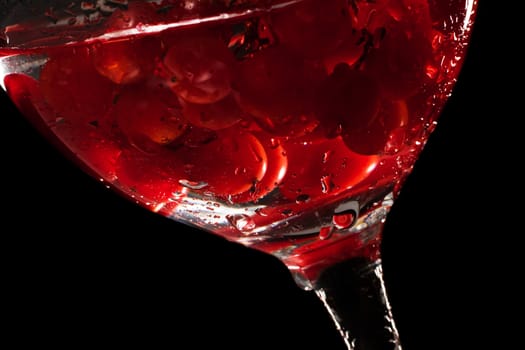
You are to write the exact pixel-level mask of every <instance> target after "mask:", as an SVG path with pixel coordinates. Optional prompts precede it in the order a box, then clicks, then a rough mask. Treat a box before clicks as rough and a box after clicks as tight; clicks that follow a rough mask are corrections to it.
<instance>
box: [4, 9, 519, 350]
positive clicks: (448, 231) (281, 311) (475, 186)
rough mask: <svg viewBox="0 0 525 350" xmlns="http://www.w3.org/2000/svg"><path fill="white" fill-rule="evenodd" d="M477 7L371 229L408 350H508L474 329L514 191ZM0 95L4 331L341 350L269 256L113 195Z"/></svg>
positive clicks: (43, 336) (47, 340)
mask: <svg viewBox="0 0 525 350" xmlns="http://www.w3.org/2000/svg"><path fill="white" fill-rule="evenodd" d="M489 6H490V2H486V1H483V3H482V4H480V6H479V16H478V22H477V24H476V26H475V28H474V32H473V37H472V44H471V47H470V50H469V54H468V56H467V59H466V62H465V65H464V69H463V71H462V73H461V75H460V78H459V81H458V83H457V85H456V88H455V90H454V94H453V96H452V97H451V99H450V101H449V103H448V104H447V106H446V108H445V110H444V113H443V115H442V117H441V119H440V122H439V124H438V128H437V130H436V131H435V133H434V134H433V135H432V136H431V138H430V140H429V142H428V144H427V147H426V148H425V150H424V152H423V154H422V156H421V158H420V160H419V161H418V163H417V165H416V167H415V170H414V171H413V174H412V175H411V176H410V177H409V179H408V181H407V183H406V185H405V187H404V189H403V191H402V193H401V196H400V197H399V199H398V200H397V202H396V204H395V206H394V208H393V209H392V212H391V214H390V215H389V219H388V221H387V225H386V229H385V232H384V244H383V255H384V270H385V279H386V283H387V288H388V290H389V293H390V297H391V303H392V306H393V311H394V314H395V317H396V319H397V322H398V328H399V330H400V333H401V336H402V340H403V342H404V344H405V349H408V350H413V349H434V348H435V349H449V348H453V349H455V348H458V349H462V348H470V346H471V345H472V343H473V342H479V340H480V339H482V340H483V342H485V345H488V343H487V342H489V341H498V342H500V344H499V345H500V346H501V348H505V347H504V346H503V343H502V342H503V341H504V340H502V339H500V338H496V337H495V335H494V334H493V333H492V332H488V331H485V329H486V327H487V328H488V327H489V326H488V325H489V324H490V323H492V322H494V320H495V319H494V318H492V317H491V316H488V315H489V314H491V313H492V312H493V311H497V309H498V307H499V306H497V303H495V302H494V300H493V299H492V298H491V297H490V293H488V292H487V291H488V290H489V288H491V287H494V286H496V285H499V286H501V285H500V284H499V281H498V278H497V277H496V276H498V275H500V274H499V272H498V271H497V270H498V267H495V266H496V265H494V264H493V262H495V261H497V260H498V258H496V253H497V252H501V251H505V250H506V249H507V246H508V245H511V243H505V241H506V240H505V239H497V240H496V239H494V238H493V237H495V235H496V234H500V235H501V234H504V233H502V231H503V232H505V231H506V228H505V225H506V222H507V220H505V219H504V218H505V212H506V210H505V209H504V208H502V206H503V205H502V203H503V198H502V193H503V192H509V191H511V192H512V188H513V187H512V186H513V179H512V178H511V177H505V173H506V172H509V171H510V170H509V165H510V164H509V163H508V162H507V161H506V160H505V158H504V157H506V156H508V151H509V150H510V149H511V148H510V144H509V142H510V141H509V139H511V138H510V137H509V138H506V137H504V135H508V134H509V133H508V131H507V128H509V126H510V127H512V125H513V124H512V123H510V115H511V113H510V112H508V111H506V110H505V109H506V108H507V107H506V106H507V105H506V104H503V103H502V102H503V98H502V97H500V96H504V95H505V92H504V91H505V86H504V85H502V84H498V83H496V82H497V81H498V79H499V76H500V74H501V73H500V69H501V67H499V65H501V64H499V65H498V67H499V68H498V70H496V65H495V64H494V62H495V59H496V58H497V55H500V53H501V50H499V49H497V47H496V46H497V45H496V43H495V40H494V39H492V38H491V36H492V35H493V33H494V31H493V26H494V25H495V24H494V16H495V14H494V12H493V10H495V3H494V2H492V6H494V8H490V7H489ZM500 63H501V62H500ZM503 65H504V64H503ZM1 98H2V100H1V103H0V105H1V106H2V107H1V108H2V109H1V118H2V126H1V130H2V134H3V137H2V138H1V139H2V140H1V142H2V148H1V149H2V153H1V155H2V171H1V173H2V184H3V185H2V197H1V198H2V202H3V208H4V209H3V210H2V211H1V212H0V215H1V217H2V232H1V237H2V244H1V245H0V247H1V250H2V258H3V260H4V262H3V263H2V283H1V285H2V287H1V288H2V290H3V291H4V292H7V293H5V294H4V297H2V304H3V306H2V307H3V309H4V311H6V312H4V313H3V316H2V317H3V318H4V320H6V321H7V324H8V325H9V326H8V328H7V329H6V330H7V332H8V334H11V335H12V336H13V337H14V338H15V339H17V340H18V341H19V342H21V343H22V344H23V343H26V342H35V341H36V342H37V343H38V344H52V345H59V344H63V345H69V346H78V345H79V344H96V345H101V344H105V345H120V346H130V345H137V344H143V345H145V346H148V348H153V347H157V344H161V343H162V344H165V345H166V346H170V347H175V348H191V349H193V348H206V347H210V348H211V347H212V346H213V348H227V349H232V348H235V349H237V348H239V349H241V348H242V349H250V348H266V349H284V348H293V349H296V348H303V349H333V350H335V349H343V348H344V346H343V344H342V342H341V340H340V339H339V335H338V333H337V332H336V331H335V330H334V328H333V326H332V323H331V320H330V319H329V317H328V315H327V314H326V313H325V311H324V309H323V307H322V306H321V304H320V303H319V301H318V300H317V298H316V297H315V295H314V294H313V293H308V292H304V291H302V290H300V289H299V288H297V287H296V285H295V284H294V283H293V281H292V279H291V277H290V275H289V273H288V271H287V270H286V268H285V267H284V266H283V265H282V264H281V263H280V262H278V261H277V260H276V259H274V258H273V257H270V256H267V255H264V254H262V253H259V252H256V251H253V250H249V249H246V248H244V247H241V246H239V245H236V244H233V243H229V242H226V241H224V240H223V239H220V238H217V237H215V236H212V235H210V234H207V233H203V232H200V231H197V230H194V229H191V228H188V227H186V226H184V225H182V224H178V223H175V222H172V221H170V220H168V219H165V218H162V217H160V216H157V215H155V214H152V213H149V212H147V211H146V210H144V209H142V208H140V207H138V206H136V205H135V204H132V203H130V202H128V201H127V200H124V199H123V198H121V197H119V196H117V195H115V194H114V193H112V192H111V191H109V190H107V189H106V188H104V187H103V186H101V185H100V184H99V183H98V182H96V181H95V180H93V179H92V178H90V177H88V176H87V175H85V174H84V173H83V172H81V171H80V170H79V169H77V168H76V167H75V166H73V165H72V164H71V163H70V162H69V161H67V160H66V159H64V158H63V157H62V156H61V155H60V154H59V153H58V152H57V151H56V150H55V149H54V148H52V147H51V146H49V145H48V143H47V142H46V141H45V140H44V139H43V138H42V137H41V136H40V135H39V134H38V133H37V132H36V131H35V130H34V129H33V128H32V127H31V126H30V125H29V124H28V123H27V122H26V121H25V120H24V119H23V118H22V117H21V116H20V115H19V114H18V113H17V112H16V110H15V109H14V107H13V106H12V105H11V104H10V102H9V101H8V100H7V98H6V97H5V95H4V94H2V95H1ZM510 157H512V155H511V156H510ZM501 179H504V180H503V181H501ZM502 241H503V242H502ZM502 288H504V286H502ZM470 327H473V328H470ZM187 341H189V342H190V344H192V345H183V344H186V342H187ZM498 348H499V347H498Z"/></svg>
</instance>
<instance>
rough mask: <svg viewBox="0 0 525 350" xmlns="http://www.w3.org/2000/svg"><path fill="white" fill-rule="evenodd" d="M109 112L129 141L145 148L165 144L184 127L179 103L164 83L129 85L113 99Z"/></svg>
mask: <svg viewBox="0 0 525 350" xmlns="http://www.w3.org/2000/svg"><path fill="white" fill-rule="evenodd" d="M112 112H113V114H114V117H115V119H116V121H117V124H118V127H119V128H120V130H121V131H122V132H123V133H124V134H125V135H126V136H127V138H128V140H129V142H130V143H132V144H133V145H135V146H136V147H138V148H139V149H142V150H143V151H146V152H154V151H155V149H156V146H158V145H167V144H169V143H171V142H173V141H174V140H176V139H177V138H178V137H179V136H181V135H182V134H183V132H184V130H185V128H186V123H187V122H186V120H185V119H184V118H183V117H182V113H181V107H180V105H179V103H178V100H177V97H176V96H175V95H174V94H173V92H172V91H171V90H170V89H168V88H165V87H159V86H155V87H150V86H147V85H145V86H143V85H136V86H135V85H131V86H127V87H126V88H123V89H122V90H121V91H120V93H119V94H118V96H117V97H116V99H115V105H114V108H113V111H112Z"/></svg>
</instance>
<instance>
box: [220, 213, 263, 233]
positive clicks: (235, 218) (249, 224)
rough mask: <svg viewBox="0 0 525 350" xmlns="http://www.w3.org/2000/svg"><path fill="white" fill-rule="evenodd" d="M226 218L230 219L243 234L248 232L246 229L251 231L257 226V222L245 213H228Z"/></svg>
mask: <svg viewBox="0 0 525 350" xmlns="http://www.w3.org/2000/svg"><path fill="white" fill-rule="evenodd" d="M226 219H228V221H229V222H230V224H232V226H233V227H235V228H236V229H237V230H239V231H240V232H242V233H243V234H248V232H246V231H251V230H253V229H254V228H255V227H256V226H257V225H256V224H255V221H253V219H252V218H251V217H249V216H248V215H245V214H239V215H227V216H226Z"/></svg>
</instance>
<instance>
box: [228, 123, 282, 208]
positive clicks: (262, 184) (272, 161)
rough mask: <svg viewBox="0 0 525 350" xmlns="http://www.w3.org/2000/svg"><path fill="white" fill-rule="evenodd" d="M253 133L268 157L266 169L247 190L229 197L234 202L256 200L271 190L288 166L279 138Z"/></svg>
mask: <svg viewBox="0 0 525 350" xmlns="http://www.w3.org/2000/svg"><path fill="white" fill-rule="evenodd" d="M254 135H255V136H256V137H257V138H258V139H259V141H260V142H261V145H262V146H263V147H264V150H265V152H266V155H267V158H268V161H267V166H266V171H265V173H264V176H263V178H262V179H261V180H259V181H257V182H256V183H255V184H254V186H253V187H251V188H250V189H249V190H248V191H246V192H243V193H241V194H239V195H237V196H234V197H232V198H231V201H233V202H235V203H241V202H249V201H253V202H257V201H258V200H259V199H261V198H263V197H264V196H265V195H267V194H268V193H270V192H272V191H273V190H274V189H275V188H276V187H277V186H279V184H280V183H281V181H282V179H283V178H284V176H285V174H286V170H287V167H288V157H287V155H286V152H285V150H284V148H283V146H282V144H281V142H282V141H281V140H280V139H279V138H274V137H272V136H271V135H270V134H268V133H266V132H262V131H259V132H255V133H254Z"/></svg>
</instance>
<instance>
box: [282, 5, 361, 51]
mask: <svg viewBox="0 0 525 350" xmlns="http://www.w3.org/2000/svg"><path fill="white" fill-rule="evenodd" d="M272 20H273V21H272V22H273V29H274V30H275V32H276V34H277V37H278V38H279V41H280V42H281V43H282V44H283V45H286V46H288V47H290V48H291V49H292V50H294V51H295V52H298V53H299V54H301V55H304V56H306V57H310V58H316V57H322V56H323V55H324V54H325V53H327V52H330V51H332V50H334V49H335V48H336V47H337V46H339V45H340V44H341V43H342V42H343V41H344V39H345V38H346V36H347V35H349V34H350V33H351V31H352V21H351V17H350V12H349V5H348V1H346V0H324V1H322V2H319V1H318V0H304V1H299V2H297V3H296V4H294V5H290V6H286V7H285V8H283V9H282V10H280V11H275V12H274V14H273V18H272Z"/></svg>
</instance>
